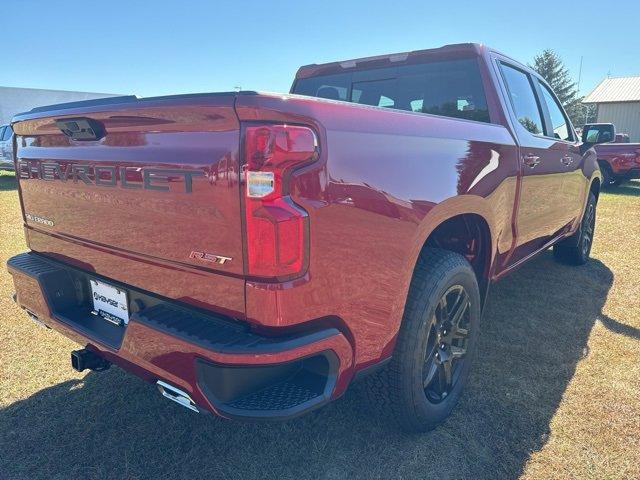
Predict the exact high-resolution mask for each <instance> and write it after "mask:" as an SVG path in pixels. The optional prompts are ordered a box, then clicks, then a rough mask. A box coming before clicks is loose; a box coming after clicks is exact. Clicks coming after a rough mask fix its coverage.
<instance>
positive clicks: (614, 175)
mask: <svg viewBox="0 0 640 480" xmlns="http://www.w3.org/2000/svg"><path fill="white" fill-rule="evenodd" d="M609 129H610V124H607V123H591V124H587V125H585V126H584V129H583V131H582V135H583V140H584V141H585V142H593V141H594V140H596V139H598V138H600V136H602V140H600V141H598V143H603V144H602V145H598V146H597V147H596V149H595V150H596V154H597V155H598V164H599V165H600V171H601V172H602V186H603V187H613V186H617V185H620V184H621V183H623V182H625V181H626V180H631V179H634V178H640V143H629V142H628V139H629V136H628V135H627V136H624V135H615V141H613V140H610V139H609V135H608V133H607V131H608V130H609ZM618 139H620V140H621V141H618ZM605 142H606V143H605Z"/></svg>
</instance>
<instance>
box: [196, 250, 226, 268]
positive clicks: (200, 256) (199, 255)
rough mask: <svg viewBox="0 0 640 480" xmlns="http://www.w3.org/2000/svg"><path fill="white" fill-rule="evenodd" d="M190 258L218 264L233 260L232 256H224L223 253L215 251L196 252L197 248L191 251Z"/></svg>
mask: <svg viewBox="0 0 640 480" xmlns="http://www.w3.org/2000/svg"><path fill="white" fill-rule="evenodd" d="M189 258H194V259H196V260H200V261H202V262H207V263H216V264H218V265H224V264H225V263H227V262H230V261H231V260H233V259H232V258H231V257H223V256H222V255H214V254H213V253H206V252H196V251H195V250H194V251H192V252H191V254H190V255H189Z"/></svg>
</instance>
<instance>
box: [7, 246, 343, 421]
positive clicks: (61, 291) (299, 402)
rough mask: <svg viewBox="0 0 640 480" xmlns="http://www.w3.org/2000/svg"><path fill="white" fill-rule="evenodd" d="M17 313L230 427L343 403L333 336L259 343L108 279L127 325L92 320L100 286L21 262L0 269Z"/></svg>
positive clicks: (228, 325) (33, 257)
mask: <svg viewBox="0 0 640 480" xmlns="http://www.w3.org/2000/svg"><path fill="white" fill-rule="evenodd" d="M7 266H8V269H9V272H10V273H11V275H12V276H13V280H14V284H15V288H16V301H17V303H18V304H19V305H20V306H21V307H22V308H24V309H25V310H27V311H28V312H29V313H30V315H32V316H35V317H37V319H38V320H39V321H40V322H42V323H44V324H46V325H47V326H49V327H51V328H53V329H55V330H57V331H59V332H61V333H62V334H64V335H66V336H67V337H69V338H71V339H72V340H74V341H76V342H78V343H80V344H82V345H86V347H87V348H88V349H90V350H93V351H95V352H96V353H98V354H99V355H100V356H102V357H103V358H105V359H106V360H108V361H110V362H112V363H114V364H117V365H119V366H120V367H122V368H124V369H125V370H128V371H130V372H132V373H134V374H136V375H138V376H140V377H141V378H143V379H145V380H147V381H151V382H156V381H158V380H161V381H163V382H165V383H168V384H170V385H173V386H175V387H177V388H179V389H181V390H183V391H185V392H187V393H188V394H189V395H190V397H191V398H192V399H193V401H194V402H195V404H196V405H197V406H198V408H199V409H200V410H208V411H211V412H213V413H216V414H218V415H220V416H223V417H227V418H238V419H252V420H259V419H287V418H291V417H295V416H298V415H301V414H303V413H306V412H308V411H310V410H313V409H315V408H318V407H320V406H322V405H324V404H325V403H327V402H329V401H330V400H332V399H334V398H336V397H338V396H339V395H341V394H342V393H343V392H344V391H345V390H346V388H347V386H348V384H349V382H350V380H351V377H352V375H353V350H352V347H351V344H350V343H349V341H348V340H347V339H346V338H345V336H344V335H343V334H342V333H341V332H340V331H339V330H337V329H335V328H326V329H321V330H313V331H310V332H306V333H301V334H296V335H287V336H283V337H266V336H261V335H257V334H255V333H253V332H251V331H250V330H249V328H248V327H247V326H246V325H243V324H241V323H239V322H236V321H234V319H231V318H227V317H222V316H219V315H215V314H212V313H211V312H208V311H201V310H198V309H195V308H193V307H186V306H184V305H183V304H179V303H177V302H173V301H171V300H168V299H165V298H162V297H158V296H155V295H153V294H151V293H148V292H144V291H141V290H138V289H135V288H132V287H130V286H127V285H123V284H120V283H118V282H115V281H111V280H109V279H102V280H105V281H107V282H109V283H111V284H113V285H115V286H116V287H118V288H121V289H123V290H125V291H126V292H127V295H128V302H129V309H130V312H131V315H130V321H129V323H128V325H126V326H116V325H114V324H111V323H109V322H106V321H105V320H103V319H102V318H101V317H98V316H97V315H95V314H93V313H92V301H91V298H90V293H88V292H89V286H88V282H89V279H90V278H95V279H100V276H98V275H94V274H92V273H88V272H85V271H82V270H79V269H76V268H73V267H69V266H68V265H66V264H63V263H59V262H56V261H52V260H51V259H49V258H47V257H44V256H42V255H40V254H37V253H23V254H20V255H17V256H15V257H13V258H11V259H10V260H9V261H8V262H7Z"/></svg>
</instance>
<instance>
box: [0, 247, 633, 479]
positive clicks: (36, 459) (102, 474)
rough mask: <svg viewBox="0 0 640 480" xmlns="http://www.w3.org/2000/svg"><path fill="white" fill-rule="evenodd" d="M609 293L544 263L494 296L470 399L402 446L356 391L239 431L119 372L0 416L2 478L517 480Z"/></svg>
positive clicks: (586, 274) (545, 259) (606, 282)
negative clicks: (284, 420) (315, 408)
mask: <svg viewBox="0 0 640 480" xmlns="http://www.w3.org/2000/svg"><path fill="white" fill-rule="evenodd" d="M612 281H613V274H612V273H611V271H610V270H609V269H608V268H607V267H606V266H605V265H604V264H602V263H601V262H599V261H597V260H593V261H591V262H589V264H587V265H585V266H582V267H575V268H572V267H568V266H563V265H558V264H557V263H555V262H554V261H553V258H552V255H551V252H546V253H544V254H542V255H541V256H539V257H538V259H537V260H535V261H533V262H531V263H530V264H528V265H526V266H524V267H523V268H522V269H521V270H519V271H518V272H516V273H514V274H513V275H512V276H511V277H509V278H508V279H505V280H504V281H502V282H500V283H498V284H497V285H495V286H493V287H492V291H491V294H490V299H489V303H488V305H487V310H486V313H485V317H484V324H483V326H482V334H481V337H480V345H479V351H478V356H477V358H476V362H475V364H474V370H473V374H472V377H471V381H470V385H469V387H468V388H467V390H466V392H465V394H464V395H463V397H462V400H461V402H460V405H459V406H458V408H457V409H456V410H455V411H454V413H453V415H452V417H451V418H450V419H449V420H448V421H447V422H446V423H445V424H444V425H443V426H441V427H440V428H438V429H436V430H435V431H433V432H430V433H427V434H423V435H406V434H403V433H401V432H398V431H397V430H396V429H395V428H394V427H393V426H392V425H391V424H390V422H388V419H385V418H384V413H383V412H380V411H378V409H377V408H375V407H372V406H371V405H370V404H367V403H366V396H365V395H364V391H363V386H362V384H359V385H354V387H353V388H351V389H350V390H349V391H348V392H347V394H346V395H345V396H344V397H343V398H341V399H340V400H338V401H337V402H334V403H333V404H331V405H329V406H327V407H326V408H324V409H322V410H320V411H319V412H314V413H312V414H311V415H309V416H306V417H303V418H300V419H297V420H294V421H291V422H288V423H283V424H279V423H276V424H245V423H237V422H229V421H223V420H219V419H216V418H215V417H212V416H204V415H197V414H194V413H192V412H190V411H188V410H186V409H184V408H181V407H179V406H177V405H175V404H173V403H171V402H167V401H166V400H164V399H162V398H161V397H160V396H159V394H158V393H157V392H156V391H155V388H154V387H153V386H151V385H148V384H146V383H144V382H142V381H140V380H138V379H137V378H135V377H133V376H130V375H127V374H125V373H124V372H122V371H121V370H119V369H117V368H112V369H111V370H109V371H108V372H105V373H99V374H95V373H90V374H88V375H86V377H84V379H83V380H82V381H68V382H64V383H61V384H59V385H55V386H53V387H50V388H47V389H44V390H42V391H40V392H38V393H36V394H35V395H33V396H31V397H30V398H27V399H25V400H22V401H19V402H16V403H14V404H12V405H9V406H7V407H6V408H4V409H2V410H0V477H2V478H4V477H6V478H29V479H35V478H58V477H59V478H72V477H78V478H101V479H104V478H125V477H126V478H140V479H146V478H154V479H155V478H193V479H200V478H242V479H247V478H292V479H293V478H296V479H300V478H327V479H334V478H336V479H337V478H345V477H350V478H398V477H402V478H413V477H419V478H432V477H433V478H440V479H442V478H474V479H475V478H517V477H518V476H519V474H520V473H521V472H522V469H523V466H524V464H525V462H526V461H527V460H528V458H529V455H530V454H531V452H532V451H536V450H539V449H540V448H541V447H542V446H543V445H544V444H545V441H546V439H547V436H548V434H549V422H550V421H551V418H552V416H553V415H554V413H555V411H556V409H557V407H558V405H559V403H560V400H561V398H562V395H563V393H564V391H565V389H566V387H567V385H568V383H569V381H570V380H571V378H572V376H573V374H574V371H575V368H576V363H577V362H578V361H580V359H581V358H583V357H584V356H585V355H586V354H587V349H586V343H587V339H588V336H589V333H590V331H591V328H592V326H593V325H594V322H595V321H596V319H597V318H599V317H600V316H601V310H602V307H603V304H604V303H605V300H606V297H607V293H608V291H609V288H610V287H611V284H612ZM609 320H610V321H611V322H614V323H615V320H612V319H609ZM25 321H27V320H26V318H25ZM622 330H624V329H622ZM632 333H633V332H632ZM623 334H624V331H623ZM54 354H55V355H65V354H66V352H54Z"/></svg>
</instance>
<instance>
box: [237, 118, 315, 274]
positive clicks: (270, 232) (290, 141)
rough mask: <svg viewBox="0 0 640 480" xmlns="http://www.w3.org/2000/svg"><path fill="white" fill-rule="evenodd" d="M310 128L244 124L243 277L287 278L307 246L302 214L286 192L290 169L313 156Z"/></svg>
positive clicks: (295, 271)
mask: <svg viewBox="0 0 640 480" xmlns="http://www.w3.org/2000/svg"><path fill="white" fill-rule="evenodd" d="M317 147H318V144H317V139H316V136H315V134H314V133H313V130H311V129H310V128H307V127H301V126H297V125H251V126H247V127H246V128H245V163H244V166H243V170H244V172H245V188H244V196H245V198H244V203H245V220H246V221H245V225H246V235H247V271H248V273H249V275H255V276H260V277H273V278H278V279H284V278H291V277H294V276H296V275H297V274H300V273H302V271H303V269H304V268H305V266H306V262H307V260H308V259H307V258H306V256H307V255H308V250H309V238H308V235H309V234H308V225H307V223H308V215H307V212H306V211H305V210H304V209H302V208H301V207H300V206H298V205H296V204H295V203H294V202H293V200H292V199H291V197H290V196H289V180H290V175H291V172H292V171H293V170H294V169H296V168H299V167H300V166H301V165H304V164H306V163H308V162H311V161H313V160H314V159H315V158H316V155H317Z"/></svg>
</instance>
